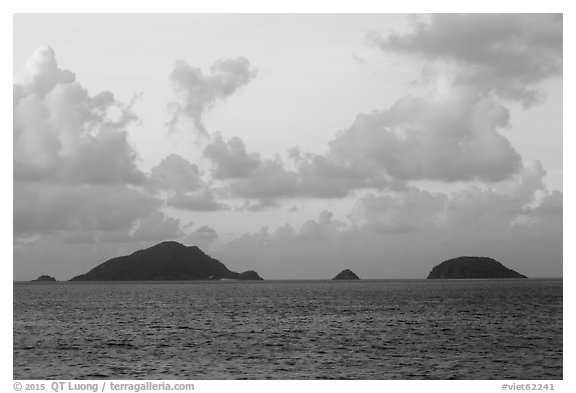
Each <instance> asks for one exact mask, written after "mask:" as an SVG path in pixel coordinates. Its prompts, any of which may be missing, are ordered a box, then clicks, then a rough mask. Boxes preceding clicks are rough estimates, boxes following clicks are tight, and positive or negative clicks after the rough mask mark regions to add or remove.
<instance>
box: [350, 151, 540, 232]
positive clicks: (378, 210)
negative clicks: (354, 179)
mask: <svg viewBox="0 0 576 393" xmlns="http://www.w3.org/2000/svg"><path fill="white" fill-rule="evenodd" d="M545 175H546V172H545V171H544V170H543V168H542V166H541V164H540V163H539V162H535V163H534V164H533V165H531V166H526V167H524V168H523V169H522V171H521V172H520V173H519V174H517V175H516V176H515V177H514V178H512V179H510V180H509V181H507V182H504V183H501V184H498V185H496V186H493V187H484V188H481V187H479V186H478V185H468V186H466V187H464V188H461V189H459V190H457V191H454V192H452V193H439V192H436V193H432V192H428V191H425V190H422V189H419V188H416V187H410V188H409V189H407V190H405V191H402V192H386V193H382V194H380V195H376V194H373V193H372V194H368V195H366V196H364V197H362V198H360V199H359V200H357V201H356V204H355V206H354V208H353V209H352V212H351V214H350V217H349V218H350V219H351V221H352V222H353V223H354V224H355V225H357V226H359V227H360V228H364V229H366V230H370V231H376V232H383V233H385V232H398V233H403V232H413V231H422V230H445V231H448V232H452V231H459V232H462V233H463V232H465V231H471V232H474V231H476V230H477V229H478V228H482V229H483V230H488V229H490V230H491V231H496V232H498V231H501V230H502V229H503V228H511V226H512V225H513V224H514V223H515V222H516V219H517V218H518V217H520V216H522V215H525V214H531V213H530V212H531V211H533V209H532V208H531V207H530V205H531V204H533V203H535V201H536V200H537V195H538V193H539V192H540V193H541V192H546V191H545V186H544V183H543V180H542V179H543V178H544V176H545Z"/></svg>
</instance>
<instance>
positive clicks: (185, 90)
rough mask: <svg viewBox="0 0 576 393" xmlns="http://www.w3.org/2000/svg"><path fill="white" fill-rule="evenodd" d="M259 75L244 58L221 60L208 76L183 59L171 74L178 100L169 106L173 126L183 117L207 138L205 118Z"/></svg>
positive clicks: (213, 66) (214, 65)
mask: <svg viewBox="0 0 576 393" xmlns="http://www.w3.org/2000/svg"><path fill="white" fill-rule="evenodd" d="M255 76H256V70H254V69H250V62H249V61H248V60H247V59H245V58H244V57H238V58H236V59H225V60H218V61H217V62H216V63H214V64H213V65H212V66H211V67H210V73H209V74H207V75H205V74H204V73H203V72H202V70H201V69H199V68H196V67H192V66H191V65H189V64H188V63H186V62H185V61H183V60H180V61H178V62H176V64H175V65H174V69H173V70H172V73H171V74H170V79H171V81H172V85H173V86H174V89H175V90H176V94H177V95H178V101H176V102H173V103H171V104H170V107H171V110H172V111H173V117H172V120H171V121H170V123H169V125H170V127H171V128H172V127H174V126H175V125H176V124H178V122H179V121H180V120H181V119H182V118H189V119H191V120H192V121H193V123H194V126H195V128H196V130H197V131H198V132H199V133H200V134H201V135H204V136H206V135H207V132H206V129H205V127H204V123H203V121H202V116H203V115H204V113H205V112H206V111H208V110H209V109H211V108H212V107H213V106H214V105H215V104H216V102H218V101H224V100H225V99H227V98H228V97H230V96H231V95H233V94H234V93H235V92H237V91H238V90H239V89H240V88H241V87H243V86H245V85H247V84H248V82H250V81H251V80H252V79H253V78H254V77H255Z"/></svg>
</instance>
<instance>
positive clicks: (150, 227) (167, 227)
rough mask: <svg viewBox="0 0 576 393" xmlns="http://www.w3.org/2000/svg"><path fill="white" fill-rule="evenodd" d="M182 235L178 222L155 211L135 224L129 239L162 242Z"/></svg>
mask: <svg viewBox="0 0 576 393" xmlns="http://www.w3.org/2000/svg"><path fill="white" fill-rule="evenodd" d="M183 235H184V233H183V232H182V230H181V228H180V220H178V219H177V218H174V217H168V216H166V215H164V214H163V213H161V212H160V211H155V212H152V213H151V214H150V215H148V216H147V217H144V218H142V219H140V220H139V221H138V222H137V224H136V226H135V227H134V228H133V230H132V231H131V234H130V238H131V239H132V240H137V241H164V240H167V239H178V238H181V237H182V236H183Z"/></svg>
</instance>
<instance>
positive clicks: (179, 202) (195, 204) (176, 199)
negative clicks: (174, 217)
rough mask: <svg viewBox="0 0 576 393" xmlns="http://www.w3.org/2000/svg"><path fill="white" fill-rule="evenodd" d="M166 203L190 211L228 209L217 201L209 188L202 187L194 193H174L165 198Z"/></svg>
mask: <svg viewBox="0 0 576 393" xmlns="http://www.w3.org/2000/svg"><path fill="white" fill-rule="evenodd" d="M166 203H167V205H168V206H170V207H174V208H176V209H182V210H191V211H216V210H228V209H229V207H228V206H227V205H226V204H224V203H222V202H218V201H217V200H216V198H215V196H214V193H213V192H212V190H210V188H207V187H205V188H203V189H201V190H199V191H197V192H194V193H176V194H174V195H171V196H169V197H168V199H167V202H166Z"/></svg>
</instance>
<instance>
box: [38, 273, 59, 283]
mask: <svg viewBox="0 0 576 393" xmlns="http://www.w3.org/2000/svg"><path fill="white" fill-rule="evenodd" d="M32 281H43V282H55V281H56V279H55V278H54V277H52V276H47V275H42V276H40V277H38V278H37V279H35V280H32Z"/></svg>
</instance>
